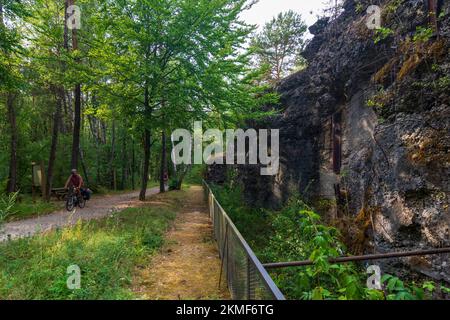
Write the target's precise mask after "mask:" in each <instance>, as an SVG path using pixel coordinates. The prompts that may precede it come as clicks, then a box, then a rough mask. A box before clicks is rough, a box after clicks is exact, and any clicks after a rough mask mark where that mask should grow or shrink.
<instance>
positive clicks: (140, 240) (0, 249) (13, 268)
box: [0, 207, 175, 300]
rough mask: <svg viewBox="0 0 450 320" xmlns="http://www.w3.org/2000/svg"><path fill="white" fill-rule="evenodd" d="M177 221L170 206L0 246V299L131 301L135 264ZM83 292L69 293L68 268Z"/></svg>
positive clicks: (133, 211)
mask: <svg viewBox="0 0 450 320" xmlns="http://www.w3.org/2000/svg"><path fill="white" fill-rule="evenodd" d="M174 217H175V213H174V211H173V210H172V209H171V208H150V207H146V208H133V209H126V210H124V211H123V212H121V213H118V214H115V215H114V216H112V217H109V218H107V219H103V220H99V221H91V222H89V223H81V222H79V223H78V224H77V225H76V226H75V227H73V228H67V229H64V230H62V231H55V232H52V233H50V234H47V235H42V236H35V237H32V238H27V239H20V240H16V241H12V242H9V243H3V244H0V270H1V272H0V299H2V300H4V299H77V300H78V299H132V298H134V296H133V294H132V292H131V290H130V289H129V288H130V284H131V281H132V274H133V271H134V270H135V266H136V265H137V264H140V263H145V262H147V261H148V257H149V255H152V254H153V253H154V252H155V251H156V250H157V249H158V248H159V247H160V246H161V245H162V242H163V240H162V239H163V234H164V232H165V230H166V229H167V228H168V226H169V223H170V221H171V220H173V219H174ZM74 264H76V265H78V266H79V267H80V269H81V272H82V275H81V289H79V290H74V291H71V290H69V289H67V286H66V280H67V277H68V275H67V274H66V270H67V267H68V266H70V265H74Z"/></svg>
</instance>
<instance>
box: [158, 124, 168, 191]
mask: <svg viewBox="0 0 450 320" xmlns="http://www.w3.org/2000/svg"><path fill="white" fill-rule="evenodd" d="M166 149H167V148H166V132H165V131H164V130H163V131H162V134H161V171H160V175H159V192H161V193H164V192H165V191H166V181H165V177H166V174H167V153H166Z"/></svg>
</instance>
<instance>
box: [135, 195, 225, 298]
mask: <svg viewBox="0 0 450 320" xmlns="http://www.w3.org/2000/svg"><path fill="white" fill-rule="evenodd" d="M165 243H166V244H165V246H164V247H163V248H162V250H161V252H160V253H159V254H158V255H157V256H155V257H153V258H152V259H151V262H150V264H149V265H148V266H146V267H144V268H143V269H139V270H137V274H136V276H135V277H134V281H133V291H134V292H135V293H136V295H137V296H139V297H140V298H141V299H150V300H180V299H183V300H184V299H186V300H208V299H210V300H216V299H218V300H223V299H230V296H229V293H228V290H227V289H226V285H222V286H221V289H219V286H218V284H219V276H220V268H221V262H220V258H219V254H218V251H217V247H216V244H215V242H214V240H213V238H212V226H211V221H210V219H209V215H208V209H207V206H206V203H205V201H204V199H203V189H202V187H199V186H193V187H191V188H189V190H188V193H187V198H186V199H185V201H184V205H183V207H182V208H180V211H179V213H178V215H177V218H176V220H175V222H174V227H173V228H172V230H170V231H169V232H168V233H167V234H166V237H165Z"/></svg>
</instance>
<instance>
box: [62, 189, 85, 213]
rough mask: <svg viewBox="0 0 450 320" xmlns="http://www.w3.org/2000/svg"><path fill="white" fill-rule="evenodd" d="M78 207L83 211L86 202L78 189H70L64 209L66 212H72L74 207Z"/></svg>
mask: <svg viewBox="0 0 450 320" xmlns="http://www.w3.org/2000/svg"><path fill="white" fill-rule="evenodd" d="M76 206H78V207H79V208H80V209H83V208H84V207H85V206H86V200H85V199H84V197H83V195H82V194H81V192H80V190H79V189H78V188H73V187H72V188H70V189H69V193H68V194H67V199H66V209H67V211H73V209H75V207H76Z"/></svg>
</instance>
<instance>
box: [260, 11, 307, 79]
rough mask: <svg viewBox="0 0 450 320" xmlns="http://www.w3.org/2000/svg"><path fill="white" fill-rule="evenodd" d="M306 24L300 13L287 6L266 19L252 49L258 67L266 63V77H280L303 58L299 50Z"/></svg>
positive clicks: (298, 64)
mask: <svg viewBox="0 0 450 320" xmlns="http://www.w3.org/2000/svg"><path fill="white" fill-rule="evenodd" d="M306 31H307V26H306V24H305V22H304V21H303V19H302V17H301V16H300V15H299V14H297V13H295V12H294V11H292V10H290V11H287V12H285V13H280V14H279V15H278V16H277V17H276V18H273V19H272V21H270V22H268V23H267V24H266V25H265V26H264V29H263V30H262V31H261V33H259V34H257V35H256V36H255V37H254V38H253V40H252V43H251V44H252V50H253V52H254V55H255V59H256V61H257V65H258V66H259V67H260V68H264V67H265V66H266V71H267V73H266V76H265V80H266V81H268V82H274V81H279V80H281V78H283V77H285V76H288V75H289V73H291V72H292V71H293V70H294V69H297V70H300V69H301V68H302V65H304V64H305V62H304V61H303V60H302V58H301V55H300V53H301V51H302V50H303V47H304V44H305V39H304V36H305V33H306Z"/></svg>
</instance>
